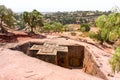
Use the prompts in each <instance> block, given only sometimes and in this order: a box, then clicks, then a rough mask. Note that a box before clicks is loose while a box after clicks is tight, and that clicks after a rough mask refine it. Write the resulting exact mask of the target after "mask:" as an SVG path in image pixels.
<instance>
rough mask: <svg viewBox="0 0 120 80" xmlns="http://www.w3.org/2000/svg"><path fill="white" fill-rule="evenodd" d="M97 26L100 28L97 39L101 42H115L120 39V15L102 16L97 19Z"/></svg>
mask: <svg viewBox="0 0 120 80" xmlns="http://www.w3.org/2000/svg"><path fill="white" fill-rule="evenodd" d="M95 24H96V26H97V27H99V28H100V30H99V32H98V35H97V38H98V39H99V40H100V41H101V42H104V41H107V42H111V41H112V42H113V41H115V40H116V39H118V38H120V13H111V14H109V15H108V16H106V15H102V16H100V17H98V18H97V19H96V21H95Z"/></svg>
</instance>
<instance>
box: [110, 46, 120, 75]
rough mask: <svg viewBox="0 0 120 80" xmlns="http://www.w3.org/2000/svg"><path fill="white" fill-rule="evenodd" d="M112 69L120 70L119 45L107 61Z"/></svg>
mask: <svg viewBox="0 0 120 80" xmlns="http://www.w3.org/2000/svg"><path fill="white" fill-rule="evenodd" d="M109 63H110V65H111V67H112V71H113V72H114V73H115V72H116V71H117V72H120V46H119V47H117V48H116V50H115V53H114V54H113V57H112V58H111V59H110V61H109Z"/></svg>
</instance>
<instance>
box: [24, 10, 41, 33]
mask: <svg viewBox="0 0 120 80" xmlns="http://www.w3.org/2000/svg"><path fill="white" fill-rule="evenodd" d="M22 17H23V21H24V25H26V26H29V27H30V28H31V32H34V31H33V29H34V28H36V27H41V26H43V17H42V14H41V13H40V12H38V11H37V10H33V11H32V12H24V13H23V14H22Z"/></svg>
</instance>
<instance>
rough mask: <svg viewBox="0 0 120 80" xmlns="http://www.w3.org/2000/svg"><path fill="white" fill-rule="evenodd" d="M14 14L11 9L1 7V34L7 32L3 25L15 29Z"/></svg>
mask: <svg viewBox="0 0 120 80" xmlns="http://www.w3.org/2000/svg"><path fill="white" fill-rule="evenodd" d="M13 15H14V13H13V11H12V10H11V9H8V8H6V7H5V6H4V5H0V28H1V32H2V33H4V32H7V31H6V30H5V28H4V27H3V24H5V25H7V27H13V26H14V22H15V18H14V17H13Z"/></svg>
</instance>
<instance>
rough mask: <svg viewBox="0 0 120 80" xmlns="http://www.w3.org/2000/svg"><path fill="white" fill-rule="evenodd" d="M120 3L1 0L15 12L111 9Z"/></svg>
mask: <svg viewBox="0 0 120 80" xmlns="http://www.w3.org/2000/svg"><path fill="white" fill-rule="evenodd" d="M119 4H120V1H119V0H109V1H108V0H92V1H91V0H84V1H83V0H69V1H67V0H43V1H38V0H34V1H30V0H25V1H22V0H20V1H17V0H0V5H5V6H6V7H8V8H11V9H12V10H13V11H14V12H23V11H32V10H33V9H36V10H38V11H40V12H57V11H60V12H67V11H96V10H98V11H110V10H111V9H112V7H114V6H115V5H117V6H118V7H120V5H119Z"/></svg>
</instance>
